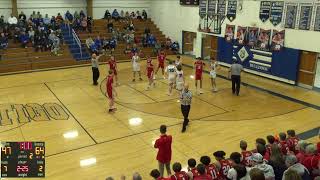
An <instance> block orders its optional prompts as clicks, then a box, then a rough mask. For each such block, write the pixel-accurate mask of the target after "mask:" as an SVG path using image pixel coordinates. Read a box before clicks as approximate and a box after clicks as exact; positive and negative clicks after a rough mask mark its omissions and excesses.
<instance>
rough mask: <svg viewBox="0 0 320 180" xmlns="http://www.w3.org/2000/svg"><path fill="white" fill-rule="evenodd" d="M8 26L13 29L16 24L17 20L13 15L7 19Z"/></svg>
mask: <svg viewBox="0 0 320 180" xmlns="http://www.w3.org/2000/svg"><path fill="white" fill-rule="evenodd" d="M8 24H9V27H10V28H14V27H15V26H16V25H17V24H18V20H17V18H16V17H14V16H13V14H11V16H10V17H9V18H8Z"/></svg>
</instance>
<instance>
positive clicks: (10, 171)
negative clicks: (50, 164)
mask: <svg viewBox="0 0 320 180" xmlns="http://www.w3.org/2000/svg"><path fill="white" fill-rule="evenodd" d="M1 177H2V178H4V177H45V143H44V142H2V147H1Z"/></svg>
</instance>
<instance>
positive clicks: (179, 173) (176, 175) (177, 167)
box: [171, 162, 189, 180]
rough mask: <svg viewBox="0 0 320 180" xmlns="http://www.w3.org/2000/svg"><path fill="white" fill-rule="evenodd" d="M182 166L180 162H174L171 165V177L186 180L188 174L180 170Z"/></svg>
mask: <svg viewBox="0 0 320 180" xmlns="http://www.w3.org/2000/svg"><path fill="white" fill-rule="evenodd" d="M181 169H182V166H181V164H180V163H178V162H176V163H174V164H173V165H172V170H173V172H174V174H173V175H171V179H177V180H188V179H189V176H188V174H187V173H186V172H185V171H182V170H181Z"/></svg>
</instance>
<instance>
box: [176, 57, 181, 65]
mask: <svg viewBox="0 0 320 180" xmlns="http://www.w3.org/2000/svg"><path fill="white" fill-rule="evenodd" d="M175 65H176V67H177V66H179V65H181V66H182V60H181V57H180V56H177V59H176V61H175Z"/></svg>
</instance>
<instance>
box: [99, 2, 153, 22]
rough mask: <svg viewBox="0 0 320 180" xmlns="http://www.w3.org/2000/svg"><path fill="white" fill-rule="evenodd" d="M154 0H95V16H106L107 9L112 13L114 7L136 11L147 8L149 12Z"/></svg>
mask: <svg viewBox="0 0 320 180" xmlns="http://www.w3.org/2000/svg"><path fill="white" fill-rule="evenodd" d="M151 1H152V0H93V18H94V19H101V18H103V16H104V13H105V11H106V10H109V11H110V13H112V11H113V10H114V9H118V10H119V13H120V10H124V11H129V12H132V11H134V12H136V11H140V12H141V11H142V10H143V9H145V10H146V11H147V12H148V11H149V9H150V4H151Z"/></svg>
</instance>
